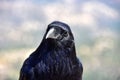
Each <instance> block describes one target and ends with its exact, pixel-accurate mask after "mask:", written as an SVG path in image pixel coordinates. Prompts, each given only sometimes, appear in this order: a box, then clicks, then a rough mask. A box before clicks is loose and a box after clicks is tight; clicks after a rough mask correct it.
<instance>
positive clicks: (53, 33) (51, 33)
mask: <svg viewBox="0 0 120 80" xmlns="http://www.w3.org/2000/svg"><path fill="white" fill-rule="evenodd" d="M59 35H60V34H57V32H56V30H55V28H51V29H50V30H49V31H48V33H47V35H46V39H47V38H52V39H57V38H58V36H59Z"/></svg>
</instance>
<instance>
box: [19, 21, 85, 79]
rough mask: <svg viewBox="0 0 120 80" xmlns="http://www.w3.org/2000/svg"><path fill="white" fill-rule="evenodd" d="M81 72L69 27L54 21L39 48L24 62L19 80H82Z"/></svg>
mask: <svg viewBox="0 0 120 80" xmlns="http://www.w3.org/2000/svg"><path fill="white" fill-rule="evenodd" d="M52 29H53V30H52ZM50 31H53V33H51V32H50ZM49 33H50V34H49ZM82 72H83V67H82V64H81V62H80V61H79V60H78V59H77V57H76V52H75V44H74V37H73V35H72V32H71V30H70V27H69V26H68V25H67V24H65V23H62V22H59V21H55V22H52V23H51V24H49V25H48V28H47V30H46V33H45V35H44V37H43V40H42V42H41V44H40V46H39V47H38V48H37V49H36V50H35V51H34V52H33V53H32V54H31V55H30V56H29V57H28V58H27V59H26V60H25V61H24V64H23V66H22V68H21V71H20V77H19V80H82Z"/></svg>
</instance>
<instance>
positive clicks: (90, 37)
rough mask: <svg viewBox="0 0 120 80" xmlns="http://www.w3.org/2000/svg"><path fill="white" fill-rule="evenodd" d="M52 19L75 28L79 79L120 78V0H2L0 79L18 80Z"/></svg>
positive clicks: (0, 7) (0, 3)
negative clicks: (24, 64) (80, 67)
mask: <svg viewBox="0 0 120 80" xmlns="http://www.w3.org/2000/svg"><path fill="white" fill-rule="evenodd" d="M55 20H59V21H62V22H65V23H67V24H68V25H69V26H70V27H71V29H72V31H73V34H74V37H75V43H76V50H77V56H78V57H79V59H80V60H81V62H82V63H83V67H84V72H83V80H120V0H0V80H18V77H19V71H20V68H21V66H22V64H23V61H24V60H25V59H26V58H27V57H28V56H29V55H30V54H31V53H32V52H33V51H34V50H35V49H36V48H37V47H38V46H39V44H40V42H41V40H42V38H43V35H44V33H45V30H46V28H47V25H48V24H49V23H51V22H52V21H55Z"/></svg>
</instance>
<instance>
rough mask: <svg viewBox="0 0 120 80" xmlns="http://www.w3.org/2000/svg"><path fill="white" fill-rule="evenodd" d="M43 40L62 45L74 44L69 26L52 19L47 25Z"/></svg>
mask: <svg viewBox="0 0 120 80" xmlns="http://www.w3.org/2000/svg"><path fill="white" fill-rule="evenodd" d="M44 39H45V40H49V42H50V43H51V44H52V43H53V44H55V45H63V46H64V47H72V46H73V44H74V37H73V34H72V32H71V29H70V27H69V26H68V25H67V24H65V23H63V22H59V21H54V22H52V23H51V24H49V25H48V28H47V31H46V34H45V36H44Z"/></svg>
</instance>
